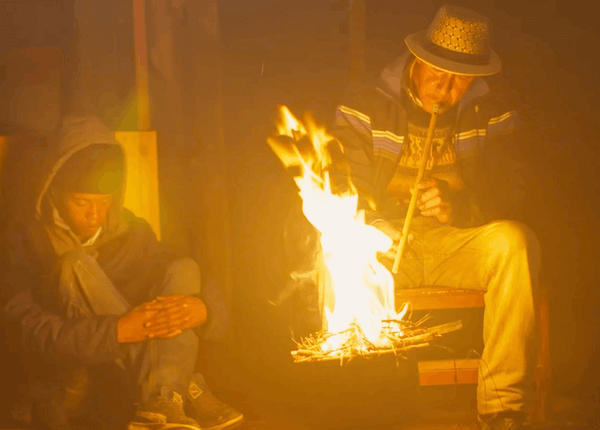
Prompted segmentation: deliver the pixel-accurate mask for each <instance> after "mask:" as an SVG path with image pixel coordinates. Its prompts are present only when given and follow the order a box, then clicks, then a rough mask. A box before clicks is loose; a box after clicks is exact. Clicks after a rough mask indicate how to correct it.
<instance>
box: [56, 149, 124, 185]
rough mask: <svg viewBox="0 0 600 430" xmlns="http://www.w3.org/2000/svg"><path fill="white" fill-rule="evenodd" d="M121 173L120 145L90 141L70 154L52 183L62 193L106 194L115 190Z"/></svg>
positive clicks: (120, 179)
mask: <svg viewBox="0 0 600 430" xmlns="http://www.w3.org/2000/svg"><path fill="white" fill-rule="evenodd" d="M124 173H125V172H124V156H123V151H122V150H121V147H120V146H118V145H109V144H103V143H94V144H91V145H88V146H86V147H85V148H83V149H81V150H80V151H77V152H76V153H74V154H73V155H71V156H70V157H69V158H68V159H67V160H66V161H65V163H64V164H63V165H62V166H61V168H60V169H59V170H58V172H56V175H55V176H54V179H53V180H52V185H53V186H54V187H56V188H58V189H60V190H61V191H63V192H75V193H86V194H110V193H113V192H114V191H116V190H117V189H119V187H120V186H121V184H122V182H123V179H124Z"/></svg>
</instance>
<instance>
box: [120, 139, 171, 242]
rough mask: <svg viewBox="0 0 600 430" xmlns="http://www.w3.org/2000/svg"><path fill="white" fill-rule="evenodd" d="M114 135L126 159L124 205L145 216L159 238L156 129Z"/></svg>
mask: <svg viewBox="0 0 600 430" xmlns="http://www.w3.org/2000/svg"><path fill="white" fill-rule="evenodd" d="M115 138H116V139H117V140H118V141H119V143H120V144H121V146H122V147H123V149H124V151H125V157H126V160H127V185H126V191H125V207H126V208H127V209H129V210H131V211H132V212H133V213H134V214H136V215H137V216H139V217H141V218H144V219H146V220H147V221H148V222H149V223H150V225H151V226H152V228H153V229H154V232H155V233H156V236H157V237H158V239H159V240H160V216H159V204H158V161H157V155H156V132H155V131H117V132H115Z"/></svg>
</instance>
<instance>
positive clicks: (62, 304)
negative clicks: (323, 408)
mask: <svg viewBox="0 0 600 430" xmlns="http://www.w3.org/2000/svg"><path fill="white" fill-rule="evenodd" d="M43 173H44V176H43V183H42V187H41V190H40V192H39V195H38V198H37V201H36V206H35V214H34V216H33V217H31V218H27V219H24V220H20V222H18V223H17V224H16V225H15V226H14V227H13V228H10V229H8V231H7V233H6V238H5V241H4V245H5V249H4V255H3V257H4V258H3V261H2V262H3V269H4V276H3V285H2V290H1V291H2V302H1V308H0V309H1V312H2V317H3V320H4V325H5V326H6V328H7V331H8V333H9V338H10V340H11V341H12V342H17V343H18V344H19V345H18V348H19V351H20V353H21V357H22V360H21V361H22V363H26V364H25V366H26V370H27V372H28V379H29V386H30V387H33V389H31V390H30V397H31V406H32V411H31V418H32V420H33V421H34V423H35V424H37V425H38V426H41V427H43V428H50V429H63V430H65V429H69V428H70V427H69V422H68V419H67V416H68V415H67V406H68V405H69V403H74V402H75V401H76V400H78V399H76V397H77V396H76V395H75V396H73V394H76V392H77V390H73V389H72V388H73V386H74V385H73V381H79V382H81V381H82V380H85V379H87V375H89V374H90V373H92V372H91V370H92V369H94V367H95V366H99V365H104V364H112V365H114V366H115V367H118V368H121V369H122V370H125V374H126V375H127V376H128V377H129V379H128V380H129V381H130V382H129V386H130V387H131V388H132V390H131V391H132V393H133V396H134V398H135V399H136V406H137V408H136V412H135V416H134V418H133V420H132V421H131V422H130V424H129V428H130V429H145V428H152V429H162V428H165V429H166V428H169V429H173V428H181V429H183V428H186V429H196V430H197V429H200V428H203V429H213V430H223V429H230V428H233V427H235V426H237V425H239V424H241V422H242V420H243V416H242V415H241V414H240V413H239V412H237V411H235V410H234V409H233V408H231V407H229V406H228V405H225V404H224V403H222V402H220V401H219V400H217V399H216V398H215V397H213V396H212V395H211V394H210V392H209V390H208V389H207V387H206V384H205V382H204V380H203V378H202V376H201V375H199V374H194V373H193V370H194V365H195V362H196V357H197V351H198V345H199V336H200V335H201V334H202V332H203V331H206V330H207V324H205V323H206V321H207V309H206V306H205V303H204V302H203V300H202V299H201V298H200V274H199V268H198V265H197V264H196V263H195V262H194V261H193V260H191V259H189V258H179V257H178V256H176V255H175V254H174V253H173V252H172V251H171V250H170V249H168V248H167V247H166V246H165V245H163V244H161V243H160V242H158V241H157V239H156V236H155V235H154V233H153V231H152V229H151V227H150V226H149V224H148V223H147V222H146V221H145V220H143V219H141V218H137V217H135V216H134V215H133V214H132V213H131V212H130V211H128V210H127V209H125V208H124V207H123V196H124V187H125V173H126V172H125V159H124V154H123V151H122V149H121V147H120V145H119V143H118V142H117V141H116V140H115V139H114V135H113V133H112V132H111V131H110V130H108V128H107V127H106V126H104V124H102V123H101V122H100V121H99V120H98V119H97V118H94V117H83V118H79V117H67V118H64V119H63V121H62V125H61V127H60V128H59V129H58V131H57V133H56V135H55V136H53V138H52V139H51V140H50V143H49V147H48V151H47V155H46V158H45V160H44V166H43ZM75 376H77V377H75ZM80 385H81V384H80ZM69 393H70V394H71V396H69Z"/></svg>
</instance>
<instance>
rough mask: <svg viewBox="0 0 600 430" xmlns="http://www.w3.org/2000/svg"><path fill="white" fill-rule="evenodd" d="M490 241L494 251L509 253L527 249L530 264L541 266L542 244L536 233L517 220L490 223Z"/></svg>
mask: <svg viewBox="0 0 600 430" xmlns="http://www.w3.org/2000/svg"><path fill="white" fill-rule="evenodd" d="M489 227H490V233H491V235H492V238H491V240H490V242H489V244H490V245H491V247H492V249H493V250H494V252H497V253H501V254H505V255H506V254H509V253H515V252H520V251H523V250H525V251H527V254H528V256H529V262H530V265H535V266H539V261H540V245H539V242H538V240H537V237H536V236H535V233H534V232H533V231H532V230H531V229H530V228H529V227H527V226H526V225H525V224H522V223H520V222H517V221H497V222H494V223H492V224H490V226H489Z"/></svg>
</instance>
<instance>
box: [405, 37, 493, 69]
mask: <svg viewBox="0 0 600 430" xmlns="http://www.w3.org/2000/svg"><path fill="white" fill-rule="evenodd" d="M425 32H426V30H421V31H418V32H416V33H413V34H410V35H408V36H406V38H405V39H404V42H405V43H406V46H408V49H409V50H410V52H412V53H413V55H414V56H415V57H417V58H418V59H419V60H421V61H423V62H425V63H427V64H429V65H430V66H433V67H435V68H438V69H442V70H444V71H446V72H449V73H454V74H456V75H468V76H490V75H495V74H496V73H499V72H500V71H501V70H502V61H500V57H499V56H498V54H497V53H496V52H495V51H494V50H492V49H490V53H489V62H488V64H481V65H479V64H478V65H474V64H464V63H458V62H456V61H452V60H448V59H446V58H443V57H440V56H438V55H435V54H433V53H431V52H429V51H428V50H427V49H425V47H424V43H423V40H424V38H425V37H426V36H425Z"/></svg>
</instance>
